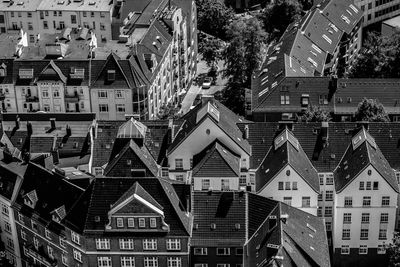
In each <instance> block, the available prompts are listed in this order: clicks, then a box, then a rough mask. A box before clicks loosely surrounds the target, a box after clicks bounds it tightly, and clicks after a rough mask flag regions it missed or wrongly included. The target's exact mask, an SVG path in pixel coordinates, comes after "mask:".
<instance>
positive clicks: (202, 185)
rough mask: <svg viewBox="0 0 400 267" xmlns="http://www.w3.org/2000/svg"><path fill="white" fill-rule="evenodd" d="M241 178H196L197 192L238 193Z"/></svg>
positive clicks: (194, 179) (194, 185)
mask: <svg viewBox="0 0 400 267" xmlns="http://www.w3.org/2000/svg"><path fill="white" fill-rule="evenodd" d="M239 189H240V188H239V177H194V178H193V190H195V191H207V190H212V191H238V190H239Z"/></svg>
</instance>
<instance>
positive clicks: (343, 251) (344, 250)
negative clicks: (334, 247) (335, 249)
mask: <svg viewBox="0 0 400 267" xmlns="http://www.w3.org/2000/svg"><path fill="white" fill-rule="evenodd" d="M341 254H350V246H349V245H342V248H341Z"/></svg>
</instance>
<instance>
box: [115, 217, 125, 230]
mask: <svg viewBox="0 0 400 267" xmlns="http://www.w3.org/2000/svg"><path fill="white" fill-rule="evenodd" d="M117 227H118V228H122V227H124V219H123V218H117Z"/></svg>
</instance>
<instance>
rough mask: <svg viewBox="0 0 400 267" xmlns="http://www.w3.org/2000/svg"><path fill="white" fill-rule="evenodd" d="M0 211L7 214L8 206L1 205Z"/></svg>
mask: <svg viewBox="0 0 400 267" xmlns="http://www.w3.org/2000/svg"><path fill="white" fill-rule="evenodd" d="M1 212H2V213H3V214H4V215H6V216H8V207H7V205H4V204H3V205H1Z"/></svg>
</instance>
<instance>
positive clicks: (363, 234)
mask: <svg viewBox="0 0 400 267" xmlns="http://www.w3.org/2000/svg"><path fill="white" fill-rule="evenodd" d="M360 239H361V240H368V229H361V233H360Z"/></svg>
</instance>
